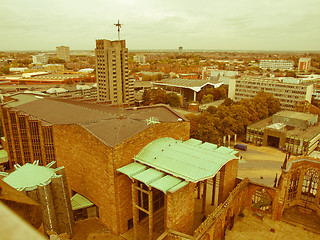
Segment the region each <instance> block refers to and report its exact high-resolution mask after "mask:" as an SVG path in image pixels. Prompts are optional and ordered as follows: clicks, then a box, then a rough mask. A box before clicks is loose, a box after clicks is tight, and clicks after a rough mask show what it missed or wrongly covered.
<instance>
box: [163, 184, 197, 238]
mask: <svg viewBox="0 0 320 240" xmlns="http://www.w3.org/2000/svg"><path fill="white" fill-rule="evenodd" d="M194 188H195V184H194V183H189V184H188V185H187V186H185V187H183V188H182V189H180V190H178V191H177V192H175V193H168V195H167V216H166V227H167V228H168V229H171V230H175V231H178V232H181V233H186V234H190V235H192V234H193V218H194V200H195V198H194Z"/></svg>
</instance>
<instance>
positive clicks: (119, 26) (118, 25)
mask: <svg viewBox="0 0 320 240" xmlns="http://www.w3.org/2000/svg"><path fill="white" fill-rule="evenodd" d="M114 25H115V26H116V27H118V40H120V28H121V26H122V25H123V24H120V22H119V19H118V23H115V24H114Z"/></svg>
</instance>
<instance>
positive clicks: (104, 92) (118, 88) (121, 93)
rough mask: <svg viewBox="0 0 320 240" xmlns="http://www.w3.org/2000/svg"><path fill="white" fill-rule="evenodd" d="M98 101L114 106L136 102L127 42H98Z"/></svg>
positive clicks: (96, 51) (103, 40)
mask: <svg viewBox="0 0 320 240" xmlns="http://www.w3.org/2000/svg"><path fill="white" fill-rule="evenodd" d="M95 53H96V68H97V69H96V72H97V73H96V77H97V83H98V101H99V102H108V101H109V102H111V103H113V104H123V103H132V102H133V101H134V96H133V95H134V89H133V79H131V78H129V69H128V49H127V48H126V42H125V40H119V41H109V40H105V39H101V40H96V50H95Z"/></svg>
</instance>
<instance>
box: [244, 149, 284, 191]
mask: <svg viewBox="0 0 320 240" xmlns="http://www.w3.org/2000/svg"><path fill="white" fill-rule="evenodd" d="M247 146H248V147H247V151H242V150H238V151H239V153H240V156H242V159H240V160H239V169H238V177H241V178H245V177H248V178H249V179H250V180H252V181H254V182H257V183H260V184H265V185H268V186H273V184H274V178H275V176H276V173H277V174H278V179H279V177H280V173H281V166H282V164H283V161H284V159H285V153H283V152H281V151H279V150H278V149H277V148H274V147H258V146H255V145H250V144H247Z"/></svg>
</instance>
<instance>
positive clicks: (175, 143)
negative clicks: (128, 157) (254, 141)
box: [134, 138, 237, 183]
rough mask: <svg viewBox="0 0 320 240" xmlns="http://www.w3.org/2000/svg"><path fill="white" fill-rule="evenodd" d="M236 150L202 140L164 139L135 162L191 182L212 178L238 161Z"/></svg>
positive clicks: (147, 147) (146, 147) (148, 147)
mask: <svg viewBox="0 0 320 240" xmlns="http://www.w3.org/2000/svg"><path fill="white" fill-rule="evenodd" d="M235 153H236V151H234V150H233V149H229V148H225V147H220V148H216V146H215V145H214V144H212V145H211V144H208V143H206V144H199V140H196V141H195V140H188V141H186V142H183V141H179V140H175V139H172V138H160V139H157V140H155V141H153V142H151V143H149V144H148V145H147V146H145V147H144V148H143V149H142V150H141V151H140V152H139V153H138V154H137V155H136V156H135V157H134V160H135V161H137V162H140V163H142V164H144V165H148V166H149V167H152V168H155V169H157V170H160V171H163V172H165V173H167V174H171V175H173V176H175V177H178V178H181V179H184V180H186V181H191V182H195V183H196V182H199V181H202V180H205V179H208V178H211V177H214V176H215V174H216V173H217V172H218V171H219V170H220V168H222V167H223V165H225V164H226V163H227V162H228V161H230V160H232V159H237V157H236V156H235Z"/></svg>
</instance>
